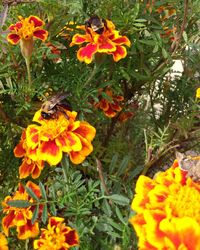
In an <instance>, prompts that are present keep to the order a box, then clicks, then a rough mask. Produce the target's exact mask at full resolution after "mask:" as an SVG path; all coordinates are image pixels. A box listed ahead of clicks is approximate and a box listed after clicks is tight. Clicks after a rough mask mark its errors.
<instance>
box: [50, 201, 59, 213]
mask: <svg viewBox="0 0 200 250" xmlns="http://www.w3.org/2000/svg"><path fill="white" fill-rule="evenodd" d="M50 211H51V213H52V215H53V216H56V215H57V211H56V206H55V204H54V203H52V204H51V205H50Z"/></svg>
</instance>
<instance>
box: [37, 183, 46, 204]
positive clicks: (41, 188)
mask: <svg viewBox="0 0 200 250" xmlns="http://www.w3.org/2000/svg"><path fill="white" fill-rule="evenodd" d="M39 187H40V191H41V194H42V198H43V199H45V200H47V195H46V191H45V187H44V185H43V184H42V182H39Z"/></svg>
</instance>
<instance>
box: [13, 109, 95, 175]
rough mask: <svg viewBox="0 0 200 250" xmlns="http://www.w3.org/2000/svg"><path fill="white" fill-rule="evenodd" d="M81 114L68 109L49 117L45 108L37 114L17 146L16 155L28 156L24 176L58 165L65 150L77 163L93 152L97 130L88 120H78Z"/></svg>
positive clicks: (38, 173) (21, 173)
mask: <svg viewBox="0 0 200 250" xmlns="http://www.w3.org/2000/svg"><path fill="white" fill-rule="evenodd" d="M76 116H77V113H76V112H74V111H72V112H71V111H66V114H63V113H59V115H58V117H57V118H55V119H49V120H46V119H44V118H42V116H41V110H39V111H37V112H36V113H35V116H34V118H33V121H34V122H37V123H38V124H31V125H29V126H28V127H27V128H26V130H25V131H24V132H23V133H22V137H21V141H20V143H19V144H18V145H17V146H16V147H15V149H14V153H15V156H16V157H24V159H23V162H22V164H21V166H20V169H19V171H20V178H25V177H27V176H28V175H29V174H32V177H33V178H37V177H38V176H39V175H40V173H41V170H42V169H43V167H44V162H47V163H48V164H49V165H50V166H52V165H57V164H58V163H59V162H60V161H61V160H62V157H63V153H67V154H68V155H69V158H70V160H71V161H72V162H73V163H74V164H80V163H82V162H83V161H84V160H85V158H86V157H87V156H88V155H89V154H90V153H91V152H92V151H93V146H92V143H91V141H92V140H93V138H94V136H95V133H96V130H95V128H94V127H92V126H91V125H90V124H89V123H88V122H86V121H79V120H76Z"/></svg>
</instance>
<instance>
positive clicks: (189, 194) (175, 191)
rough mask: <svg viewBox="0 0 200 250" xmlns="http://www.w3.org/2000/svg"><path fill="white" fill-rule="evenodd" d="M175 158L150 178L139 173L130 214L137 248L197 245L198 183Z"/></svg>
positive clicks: (194, 248) (195, 249) (196, 247)
mask: <svg viewBox="0 0 200 250" xmlns="http://www.w3.org/2000/svg"><path fill="white" fill-rule="evenodd" d="M186 175H187V171H182V170H181V169H180V168H179V166H178V162H177V161H175V162H174V164H173V166H172V167H171V168H170V169H168V170H167V171H165V172H163V173H160V174H158V175H157V176H156V178H155V179H154V180H152V179H150V178H148V177H146V176H143V175H141V176H140V177H139V179H138V181H137V184H136V190H135V191H136V194H135V197H134V199H133V202H132V205H131V208H132V209H133V210H134V211H136V213H137V214H136V216H134V217H132V218H130V223H131V224H132V225H133V226H134V228H135V231H136V233H137V235H138V237H139V243H138V246H139V249H140V250H149V249H150V250H156V249H160V250H166V249H174V250H175V249H188V250H189V249H192V250H199V249H200V216H199V214H200V184H199V183H195V182H193V181H192V179H191V178H186Z"/></svg>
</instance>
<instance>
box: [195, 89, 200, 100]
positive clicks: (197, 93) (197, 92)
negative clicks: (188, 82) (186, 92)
mask: <svg viewBox="0 0 200 250" xmlns="http://www.w3.org/2000/svg"><path fill="white" fill-rule="evenodd" d="M196 98H200V88H198V89H197V90H196Z"/></svg>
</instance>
